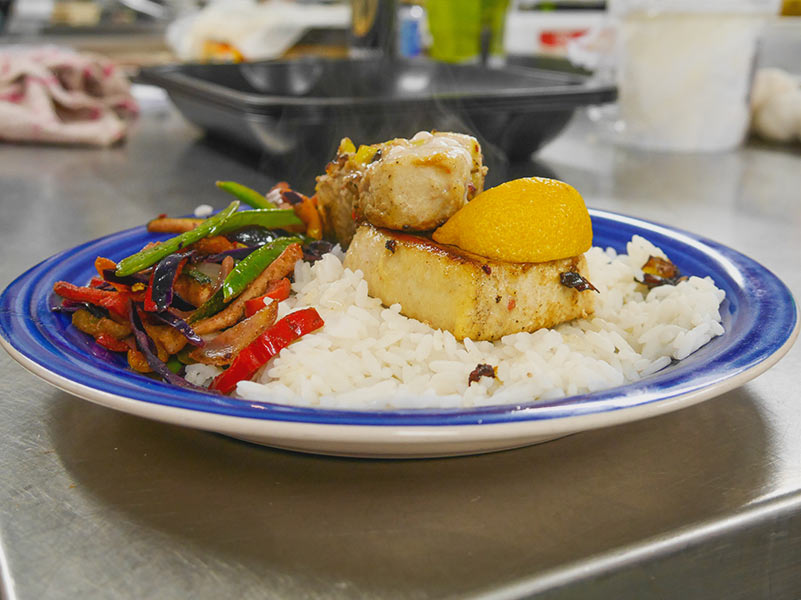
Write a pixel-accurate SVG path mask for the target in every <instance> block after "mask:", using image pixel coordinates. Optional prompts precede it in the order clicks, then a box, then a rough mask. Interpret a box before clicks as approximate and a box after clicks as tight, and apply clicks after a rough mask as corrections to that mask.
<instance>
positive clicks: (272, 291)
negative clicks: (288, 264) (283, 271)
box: [245, 277, 292, 317]
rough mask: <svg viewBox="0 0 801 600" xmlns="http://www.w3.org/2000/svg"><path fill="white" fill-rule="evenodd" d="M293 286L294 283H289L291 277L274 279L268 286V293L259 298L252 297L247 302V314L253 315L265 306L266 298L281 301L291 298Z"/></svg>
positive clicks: (247, 315) (248, 315)
mask: <svg viewBox="0 0 801 600" xmlns="http://www.w3.org/2000/svg"><path fill="white" fill-rule="evenodd" d="M291 288H292V284H291V283H289V279H287V278H286V277H284V278H282V279H279V280H277V281H273V282H272V283H271V284H270V285H269V286H268V287H267V293H266V294H264V295H263V296H259V297H258V298H251V299H250V300H248V301H247V302H245V316H246V317H252V316H253V315H255V314H256V313H257V312H259V311H260V310H261V309H262V308H264V307H265V304H264V299H265V298H272V299H273V300H277V301H278V302H280V301H281V300H286V299H287V298H289V292H290V290H291Z"/></svg>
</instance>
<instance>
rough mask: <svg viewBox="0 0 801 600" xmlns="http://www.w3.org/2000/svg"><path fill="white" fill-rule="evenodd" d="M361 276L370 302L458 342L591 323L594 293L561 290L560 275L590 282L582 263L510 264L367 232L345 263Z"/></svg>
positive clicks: (366, 228) (417, 239) (577, 259)
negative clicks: (569, 274) (583, 320)
mask: <svg viewBox="0 0 801 600" xmlns="http://www.w3.org/2000/svg"><path fill="white" fill-rule="evenodd" d="M345 266H346V267H348V268H350V269H352V270H356V269H361V271H362V272H363V273H364V278H365V280H366V281H367V287H368V291H369V294H370V295H371V296H373V297H376V298H379V299H380V300H381V301H382V302H383V303H384V304H385V305H386V306H389V305H391V304H394V303H396V302H397V303H400V305H401V312H402V313H403V314H404V315H406V316H408V317H412V318H414V319H417V320H419V321H423V322H425V323H428V324H429V325H431V327H434V328H435V329H447V330H448V331H450V332H451V333H453V335H454V336H456V338H457V339H460V340H461V339H464V338H470V339H472V340H497V339H499V338H501V337H503V336H504V335H508V334H512V333H519V332H521V331H529V332H530V331H535V330H537V329H540V328H542V327H553V326H555V325H558V324H559V323H562V322H564V321H569V320H571V319H576V318H580V317H586V316H588V315H590V314H591V313H592V311H593V305H594V297H593V296H594V292H592V291H583V292H579V291H577V290H575V289H573V288H569V287H566V286H564V285H562V283H560V275H561V274H562V273H565V272H578V273H581V274H582V275H584V276H585V277H586V276H587V262H586V260H585V258H584V256H583V255H580V256H574V257H571V258H566V259H561V260H555V261H550V262H545V263H507V262H500V261H497V260H492V259H488V258H484V257H481V256H478V255H475V254H471V253H469V252H465V251H464V250H460V249H459V248H456V247H454V246H446V245H443V244H438V243H436V242H434V241H433V240H431V239H429V238H426V237H423V236H417V235H410V234H406V233H401V232H397V231H390V230H387V229H378V228H376V227H372V226H370V225H367V224H364V225H362V226H360V227H359V229H358V230H357V231H356V234H355V236H354V238H353V241H352V242H351V244H350V247H349V248H348V252H347V254H346V256H345Z"/></svg>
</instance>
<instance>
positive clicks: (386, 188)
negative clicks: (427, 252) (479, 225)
mask: <svg viewBox="0 0 801 600" xmlns="http://www.w3.org/2000/svg"><path fill="white" fill-rule="evenodd" d="M482 162H483V157H482V155H481V147H480V145H479V143H478V141H477V140H476V139H475V138H473V137H471V136H468V135H463V134H459V133H441V132H437V133H433V134H432V133H428V132H420V133H418V134H417V135H415V136H414V137H413V138H412V139H410V140H406V139H394V140H390V141H388V142H384V143H382V144H375V145H373V146H361V147H360V148H359V149H358V150H356V149H355V148H354V147H353V144H352V142H350V140H347V139H345V140H343V141H342V144H340V150H339V152H338V155H337V157H336V159H335V160H334V161H333V162H331V163H329V164H328V166H327V167H326V173H325V175H321V176H319V177H318V178H317V190H316V191H317V201H318V204H319V206H320V209H321V211H322V213H323V220H324V221H325V222H326V223H327V224H328V225H329V229H330V230H332V232H333V234H335V236H336V238H337V239H338V240H339V241H340V243H342V244H343V245H344V246H347V244H348V243H349V242H350V239H351V237H352V236H353V232H354V231H355V229H356V221H358V220H362V219H363V220H366V221H368V222H369V223H372V224H373V225H376V226H378V227H387V228H389V229H398V230H404V231H428V230H431V229H435V228H436V227H438V226H439V225H441V224H442V223H444V222H445V221H447V220H448V219H449V218H450V217H451V216H452V215H453V214H454V213H455V212H456V211H457V210H459V209H460V208H462V206H464V205H465V204H467V202H468V201H469V200H471V199H472V198H473V197H474V196H475V195H476V194H478V193H479V192H481V191H482V189H483V188H484V175H485V174H486V171H487V168H486V167H485V166H483V164H482Z"/></svg>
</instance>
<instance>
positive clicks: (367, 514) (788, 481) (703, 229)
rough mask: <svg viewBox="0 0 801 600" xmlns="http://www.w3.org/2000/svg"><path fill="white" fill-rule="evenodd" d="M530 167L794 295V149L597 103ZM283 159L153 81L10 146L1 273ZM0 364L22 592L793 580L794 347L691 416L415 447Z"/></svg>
mask: <svg viewBox="0 0 801 600" xmlns="http://www.w3.org/2000/svg"><path fill="white" fill-rule="evenodd" d="M320 168H322V165H320ZM533 174H552V175H555V176H557V177H559V178H561V179H563V180H566V181H568V182H570V183H571V184H573V185H574V186H575V187H576V188H578V189H579V190H580V191H581V192H582V194H583V195H584V197H585V199H586V201H587V204H588V205H589V206H591V207H597V208H603V209H609V210H613V211H617V212H622V213H626V214H630V215H633V216H636V217H641V218H645V219H650V220H653V221H657V222H661V223H665V224H668V225H671V226H675V227H680V228H683V229H687V230H690V231H694V232H696V233H701V234H703V235H705V236H706V237H709V238H712V239H715V240H717V241H719V242H722V243H724V244H726V245H729V246H732V247H734V248H736V249H738V250H740V251H741V252H743V253H745V254H746V255H748V256H750V257H752V258H754V259H756V260H758V261H759V262H761V263H762V264H764V265H765V266H767V267H768V268H770V269H771V270H773V271H774V272H775V273H776V274H777V275H778V276H779V277H780V278H782V279H783V280H784V281H785V282H786V283H787V284H788V285H789V287H790V288H791V290H792V291H793V293H794V295H795V296H796V298H799V297H801V269H799V266H801V264H799V263H800V262H801V235H800V234H801V147H800V146H798V145H796V146H794V147H778V146H768V145H764V144H760V143H757V142H750V143H749V144H748V146H747V147H745V148H744V149H742V150H740V151H737V152H732V153H727V154H720V155H700V156H687V155H659V154H649V153H643V152H634V151H631V150H626V149H623V148H619V147H615V146H612V145H610V144H608V143H607V142H605V141H604V139H603V137H602V136H600V135H599V133H598V131H597V130H596V129H595V128H594V127H593V125H592V124H591V123H590V122H589V121H588V119H587V118H586V117H585V116H580V117H578V118H577V119H576V120H575V121H574V122H573V124H572V125H571V126H570V128H569V129H568V130H567V131H566V133H565V134H564V135H562V136H561V137H559V138H558V139H557V140H556V141H554V142H553V143H551V144H550V145H549V146H547V147H546V148H545V149H544V150H543V151H542V152H541V153H540V154H539V155H538V162H537V163H533V162H532V163H528V164H525V165H515V166H514V167H510V168H508V169H505V170H504V169H501V168H499V169H498V170H497V171H496V173H495V175H496V177H499V178H506V177H511V176H523V175H533ZM278 178H283V174H281V173H272V174H271V173H269V172H268V170H267V169H266V167H265V165H264V164H261V163H260V161H259V160H258V159H252V158H249V157H248V156H246V155H245V154H243V153H241V152H239V151H235V150H232V149H227V148H221V147H218V146H215V145H213V144H210V143H207V142H206V141H204V140H203V139H202V136H201V135H200V134H199V132H197V131H196V130H195V129H193V128H192V127H191V126H189V125H187V124H186V123H185V122H184V121H183V120H182V118H181V117H180V116H179V115H177V113H176V112H175V111H174V110H173V109H172V108H170V106H169V105H168V104H166V103H165V102H164V101H163V100H162V99H159V97H153V98H151V99H149V100H147V99H146V100H145V102H144V111H143V116H142V118H141V119H140V120H139V121H138V122H137V124H136V125H135V127H134V129H133V131H132V132H131V136H130V140H129V141H128V143H127V144H126V145H124V146H121V147H118V148H112V149H107V150H93V149H68V148H40V147H34V146H24V145H0V240H2V241H0V244H2V245H1V246H0V248H2V253H3V261H2V264H0V288H4V287H5V286H6V285H7V284H8V283H10V282H11V281H12V279H13V278H14V277H16V276H17V275H18V274H20V273H22V272H23V271H24V270H26V269H28V268H29V267H31V266H33V265H34V264H36V263H37V262H39V261H40V260H42V259H44V258H46V257H48V256H50V255H52V254H54V253H55V252H57V251H60V250H63V249H66V248H70V247H72V246H75V245H77V244H79V243H81V242H83V241H86V240H88V239H92V238H96V237H99V236H102V235H105V234H107V233H111V232H114V231H118V230H121V229H125V228H128V227H132V226H135V225H139V224H141V223H143V222H145V221H146V220H148V219H149V218H151V217H153V216H154V215H156V214H158V213H162V212H166V213H170V214H182V213H187V212H191V210H192V209H193V208H194V207H195V206H197V205H198V204H201V203H204V202H207V203H211V204H215V205H218V204H219V202H220V198H219V196H218V195H217V194H218V192H216V190H215V189H214V186H213V182H214V181H215V180H217V179H232V180H238V181H242V182H243V183H248V184H250V185H253V186H255V187H260V188H265V187H266V186H268V185H270V184H272V183H273V182H274V181H275V180H276V179H278ZM298 187H301V186H300V185H299V186H298ZM0 369H1V370H2V375H0V573H1V574H2V582H3V591H4V593H5V596H6V597H7V598H8V599H9V600H13V599H17V598H19V599H20V600H23V599H24V600H42V599H66V598H120V599H131V598H197V599H201V598H229V597H237V598H240V599H242V600H245V599H251V598H267V597H269V598H357V597H369V598H400V599H414V600H422V599H428V598H462V597H482V598H485V597H486V598H517V597H537V598H549V599H556V598H621V597H627V598H646V597H648V598H683V599H686V598H728V599H736V598H743V599H745V598H749V599H750V598H772V599H774V598H775V599H783V598H788V599H790V598H799V597H801V391H800V390H801V344H797V345H796V346H795V347H794V348H793V349H792V350H791V351H790V352H789V354H788V355H787V356H786V357H785V358H784V359H782V360H781V361H780V362H779V363H778V364H777V365H776V366H775V367H773V368H772V369H770V370H769V371H768V372H767V373H765V374H763V375H762V376H760V377H758V378H757V379H756V380H754V381H752V382H750V383H748V384H747V385H745V386H743V387H740V388H738V389H736V390H734V391H731V392H728V393H726V394H724V395H722V396H720V397H717V398H715V399H712V400H709V401H706V402H704V403H702V404H700V405H697V406H694V407H692V408H687V409H684V410H681V411H679V412H675V413H671V414H667V415H664V416H660V417H656V418H652V419H650V420H645V421H640V422H637V423H632V424H628V425H623V426H618V427H613V428H608V429H603V430H598V431H592V432H588V433H583V434H579V435H574V436H571V437H568V438H564V439H561V440H557V441H554V442H550V443H547V444H542V445H539V446H532V447H528V448H523V449H520V450H513V451H507V452H502V453H496V454H489V455H484V456H475V457H468V458H454V459H435V460H420V461H382V460H356V459H344V458H325V457H318V456H307V455H303V454H294V453H290V452H284V451H279V450H273V449H269V448H262V447H258V446H254V445H249V444H247V443H243V442H239V441H235V440H232V439H228V438H226V437H223V436H221V435H216V434H209V433H204V432H200V431H195V430H190V429H183V428H180V427H175V426H170V425H164V424H160V423H156V422H152V421H148V420H144V419H141V418H137V417H133V416H128V415H126V414H123V413H119V412H115V411H113V410H110V409H106V408H102V407H99V406H96V405H93V404H90V403H88V402H85V401H83V400H80V399H78V398H76V397H73V396H70V395H69V394H66V393H63V392H60V391H58V390H56V389H54V388H52V387H50V386H49V385H47V384H45V383H43V382H41V381H39V380H37V379H36V378H35V377H33V376H32V375H30V374H29V373H28V372H26V371H25V370H24V369H23V368H22V367H20V366H18V365H17V364H16V363H15V362H14V361H12V359H11V358H10V357H9V356H8V355H6V353H4V352H3V353H0Z"/></svg>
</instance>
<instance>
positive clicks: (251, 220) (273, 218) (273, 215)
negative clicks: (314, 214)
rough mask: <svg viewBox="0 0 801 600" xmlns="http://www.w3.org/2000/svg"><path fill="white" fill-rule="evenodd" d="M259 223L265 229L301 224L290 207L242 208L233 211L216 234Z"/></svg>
mask: <svg viewBox="0 0 801 600" xmlns="http://www.w3.org/2000/svg"><path fill="white" fill-rule="evenodd" d="M251 225H259V226H261V227H264V228H265V229H277V228H281V227H288V226H290V225H303V221H301V220H300V219H299V218H298V217H297V216H296V215H295V211H293V210H292V209H291V208H261V209H257V210H242V211H239V212H238V213H234V214H233V215H231V217H230V218H229V219H228V220H227V221H226V222H225V223H223V225H222V227H221V228H220V230H219V231H218V232H217V233H218V234H220V235H221V234H225V233H230V232H232V231H236V230H237V229H242V228H243V227H248V226H251Z"/></svg>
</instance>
